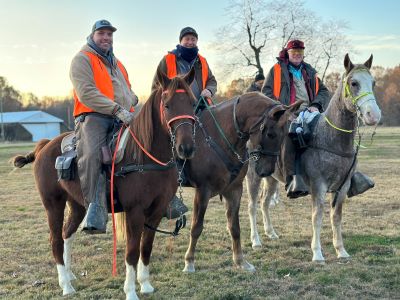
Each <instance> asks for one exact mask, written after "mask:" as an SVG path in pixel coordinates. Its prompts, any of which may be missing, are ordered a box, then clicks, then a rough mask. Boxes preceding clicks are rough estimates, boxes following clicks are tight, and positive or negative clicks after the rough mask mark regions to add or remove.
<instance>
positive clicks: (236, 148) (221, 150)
mask: <svg viewBox="0 0 400 300" xmlns="http://www.w3.org/2000/svg"><path fill="white" fill-rule="evenodd" d="M296 109H297V105H295V106H291V107H285V106H283V105H281V104H279V103H277V102H276V101H273V100H271V99H270V98H267V97H265V96H264V95H262V94H260V93H257V92H253V93H247V94H244V95H242V96H240V98H237V99H236V100H233V101H226V102H223V103H220V104H218V105H216V106H215V107H209V108H208V109H207V110H205V111H203V112H202V114H201V115H200V117H199V118H198V119H197V122H196V126H197V129H196V131H197V134H196V155H195V156H194V157H193V159H191V160H190V161H187V162H186V166H185V171H186V173H185V174H186V175H185V176H186V177H187V178H186V179H187V180H188V182H189V184H190V186H192V187H195V189H196V193H195V197H194V205H193V214H192V225H191V236H190V243H189V247H188V249H187V251H186V255H185V267H184V269H183V271H184V272H194V271H195V266H194V257H195V248H196V244H197V241H198V239H199V237H200V234H201V232H202V230H203V221H204V215H205V212H206V209H207V205H208V203H209V200H210V198H211V197H213V196H216V195H218V194H219V195H220V197H224V199H225V207H226V217H227V228H228V229H229V231H230V234H231V238H232V250H233V261H234V264H235V265H236V266H237V267H239V268H242V269H244V270H247V271H254V267H253V266H252V265H251V264H250V263H248V262H247V261H246V260H245V258H244V257H243V252H242V248H241V241H240V225H239V208H240V200H241V196H242V192H243V179H244V177H245V175H246V172H247V160H248V158H247V149H246V143H247V141H248V140H250V141H251V142H252V145H254V147H253V149H249V150H250V158H249V159H256V160H257V162H256V165H257V167H256V171H257V173H258V174H259V175H262V176H267V175H270V174H272V173H273V171H274V168H275V161H276V158H277V157H278V155H279V147H280V144H281V140H282V138H283V127H284V124H286V122H287V120H288V118H289V117H293V114H292V111H295V110H296ZM217 124H218V125H217ZM266 157H268V158H269V159H266Z"/></svg>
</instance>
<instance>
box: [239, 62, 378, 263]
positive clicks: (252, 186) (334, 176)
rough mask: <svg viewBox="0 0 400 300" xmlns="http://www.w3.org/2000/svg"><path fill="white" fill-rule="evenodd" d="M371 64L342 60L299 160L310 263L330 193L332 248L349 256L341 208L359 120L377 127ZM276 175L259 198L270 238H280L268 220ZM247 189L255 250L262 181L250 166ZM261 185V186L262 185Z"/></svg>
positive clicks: (316, 257)
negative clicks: (308, 208) (308, 205)
mask: <svg viewBox="0 0 400 300" xmlns="http://www.w3.org/2000/svg"><path fill="white" fill-rule="evenodd" d="M371 65H372V55H371V57H370V58H369V59H368V60H367V61H366V62H365V63H364V64H356V65H353V63H352V62H351V60H350V58H349V56H348V55H347V54H346V56H345V59H344V66H345V69H346V71H345V73H344V75H343V77H342V81H341V82H340V84H339V86H338V89H337V90H336V92H335V94H334V95H333V97H332V99H331V101H330V103H329V106H328V108H327V109H326V111H325V112H324V113H323V114H322V115H321V117H320V118H319V120H318V123H317V126H316V130H315V132H314V135H313V142H312V144H311V146H310V147H309V148H307V149H306V151H305V152H304V153H303V154H302V156H301V170H302V172H303V173H302V174H303V176H304V179H305V181H306V183H307V184H308V186H309V187H310V194H311V198H312V225H313V237H312V243H311V249H312V252H313V258H312V260H313V261H315V262H321V263H323V262H324V256H323V255H322V249H321V242H320V233H321V226H322V215H323V207H324V202H325V197H326V194H327V193H333V194H332V207H331V212H330V218H331V225H332V231H333V246H334V247H335V250H336V253H337V257H338V258H348V257H349V254H348V253H347V251H346V250H345V248H344V246H343V239H342V206H343V201H344V199H345V196H346V194H347V191H348V190H349V187H350V179H351V177H352V175H353V173H354V170H355V168H356V153H355V151H354V138H355V135H356V132H357V130H358V126H359V125H358V121H359V118H361V119H362V121H363V122H364V123H365V124H366V125H370V126H372V125H376V124H378V122H379V120H380V117H381V112H380V109H379V107H378V105H377V103H376V100H375V96H374V92H373V88H374V84H375V82H374V79H373V77H372V75H371V73H370V71H369V69H370V68H371ZM276 170H277V171H276V172H275V173H274V174H273V175H272V176H269V177H267V178H266V181H267V185H268V191H267V192H264V197H263V199H262V200H261V201H262V204H261V209H262V213H263V221H264V229H265V233H266V235H267V236H268V237H270V238H272V239H274V238H278V236H277V235H276V233H275V231H274V228H273V226H272V223H271V220H270V216H269V206H270V203H271V201H273V200H276V198H277V197H278V194H279V193H278V181H277V180H278V179H279V180H280V181H281V182H284V181H283V176H282V174H281V173H280V172H279V168H276ZM246 181H247V188H248V191H249V195H250V201H249V206H248V211H249V216H250V224H251V241H252V246H253V248H258V247H261V242H260V238H259V235H258V231H257V221H256V214H257V194H258V189H259V186H260V183H261V178H260V177H259V176H258V175H257V174H256V173H255V170H254V167H252V166H250V167H249V172H248V174H247V179H246ZM264 186H265V185H264Z"/></svg>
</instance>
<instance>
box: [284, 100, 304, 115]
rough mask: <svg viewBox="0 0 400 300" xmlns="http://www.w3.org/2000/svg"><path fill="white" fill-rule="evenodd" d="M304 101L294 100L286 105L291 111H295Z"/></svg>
mask: <svg viewBox="0 0 400 300" xmlns="http://www.w3.org/2000/svg"><path fill="white" fill-rule="evenodd" d="M304 102H305V101H303V100H300V101H296V102H295V103H293V104H291V105H290V106H289V107H288V110H290V111H291V112H292V113H295V112H296V111H297V110H298V109H299V107H300V106H301V105H302V104H303V103H304Z"/></svg>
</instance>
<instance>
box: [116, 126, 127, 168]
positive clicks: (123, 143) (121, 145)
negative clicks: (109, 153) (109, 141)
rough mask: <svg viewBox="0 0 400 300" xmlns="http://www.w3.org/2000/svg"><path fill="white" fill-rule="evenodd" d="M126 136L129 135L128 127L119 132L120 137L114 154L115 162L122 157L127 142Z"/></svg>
mask: <svg viewBox="0 0 400 300" xmlns="http://www.w3.org/2000/svg"><path fill="white" fill-rule="evenodd" d="M128 137H129V130H128V128H125V130H124V132H123V133H122V134H121V139H120V140H119V145H118V149H117V155H116V156H115V163H119V162H120V161H121V160H122V158H123V157H124V152H125V148H126V144H127V143H128Z"/></svg>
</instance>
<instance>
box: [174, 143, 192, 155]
mask: <svg viewBox="0 0 400 300" xmlns="http://www.w3.org/2000/svg"><path fill="white" fill-rule="evenodd" d="M176 150H177V153H178V156H179V158H180V159H191V158H193V156H194V153H195V151H196V148H195V146H194V145H193V144H192V143H188V144H180V145H179V146H178V149H176Z"/></svg>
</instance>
